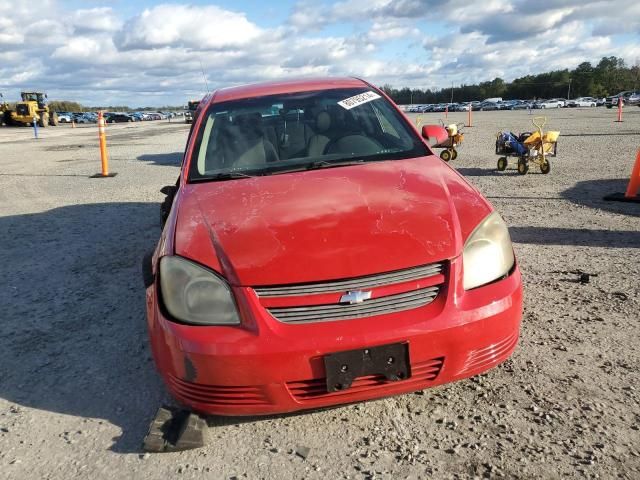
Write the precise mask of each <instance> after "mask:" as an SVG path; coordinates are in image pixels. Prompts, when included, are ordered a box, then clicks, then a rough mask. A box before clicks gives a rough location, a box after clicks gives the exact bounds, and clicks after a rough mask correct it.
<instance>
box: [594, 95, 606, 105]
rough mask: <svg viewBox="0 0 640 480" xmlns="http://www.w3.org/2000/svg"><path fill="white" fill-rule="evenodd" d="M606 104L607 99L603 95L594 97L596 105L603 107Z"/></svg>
mask: <svg viewBox="0 0 640 480" xmlns="http://www.w3.org/2000/svg"><path fill="white" fill-rule="evenodd" d="M606 104H607V99H606V98H605V97H601V98H596V107H604V106H605V105H606Z"/></svg>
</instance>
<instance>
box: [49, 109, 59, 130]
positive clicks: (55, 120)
mask: <svg viewBox="0 0 640 480" xmlns="http://www.w3.org/2000/svg"><path fill="white" fill-rule="evenodd" d="M58 123H59V122H58V114H57V113H56V112H53V113H52V114H51V118H50V125H53V126H54V127H57V126H58Z"/></svg>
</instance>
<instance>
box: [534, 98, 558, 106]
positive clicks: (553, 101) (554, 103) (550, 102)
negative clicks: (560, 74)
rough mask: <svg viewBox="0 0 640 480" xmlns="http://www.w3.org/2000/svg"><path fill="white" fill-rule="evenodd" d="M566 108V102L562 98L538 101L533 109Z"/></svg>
mask: <svg viewBox="0 0 640 480" xmlns="http://www.w3.org/2000/svg"><path fill="white" fill-rule="evenodd" d="M564 106H565V100H564V99H562V98H552V99H549V100H538V101H537V102H536V103H535V104H534V107H533V108H562V107H564Z"/></svg>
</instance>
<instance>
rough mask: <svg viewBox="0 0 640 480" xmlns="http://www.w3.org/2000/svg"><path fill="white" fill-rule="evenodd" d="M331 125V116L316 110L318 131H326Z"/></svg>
mask: <svg viewBox="0 0 640 480" xmlns="http://www.w3.org/2000/svg"><path fill="white" fill-rule="evenodd" d="M330 126H331V116H330V115H329V114H328V113H327V112H325V111H322V112H318V114H317V115H316V130H317V131H318V132H326V131H327V130H329V127H330Z"/></svg>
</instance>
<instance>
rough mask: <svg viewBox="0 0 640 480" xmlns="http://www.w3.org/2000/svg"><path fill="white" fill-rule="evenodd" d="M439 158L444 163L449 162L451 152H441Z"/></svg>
mask: <svg viewBox="0 0 640 480" xmlns="http://www.w3.org/2000/svg"><path fill="white" fill-rule="evenodd" d="M440 158H441V159H442V160H444V161H445V162H448V161H449V160H451V152H450V151H449V150H443V151H442V152H440Z"/></svg>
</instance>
